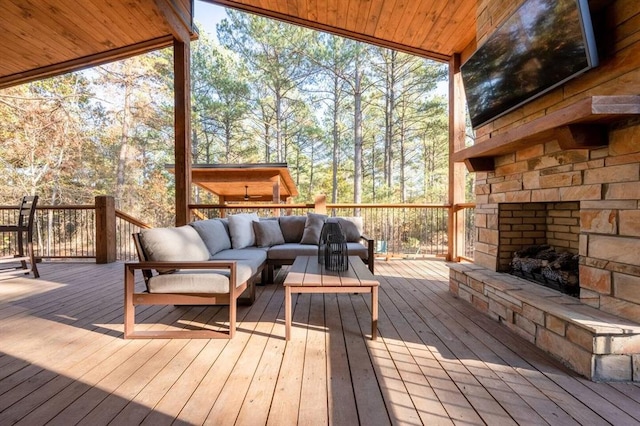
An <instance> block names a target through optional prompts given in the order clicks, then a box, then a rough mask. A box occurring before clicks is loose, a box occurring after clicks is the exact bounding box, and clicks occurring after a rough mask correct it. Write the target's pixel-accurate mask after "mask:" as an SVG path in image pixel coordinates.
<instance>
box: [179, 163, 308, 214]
mask: <svg viewBox="0 0 640 426" xmlns="http://www.w3.org/2000/svg"><path fill="white" fill-rule="evenodd" d="M167 168H168V169H169V171H171V172H172V173H173V172H174V168H173V166H168V167H167ZM191 182H192V183H194V184H195V185H198V186H199V187H201V188H203V189H205V190H207V191H209V192H211V193H213V194H215V195H217V196H218V199H219V203H220V204H224V203H235V202H245V201H248V202H270V203H274V204H278V203H288V202H291V198H292V197H296V196H297V195H298V189H297V188H296V184H295V182H294V181H293V178H292V177H291V174H290V173H289V167H287V163H262V164H194V165H192V166H191Z"/></svg>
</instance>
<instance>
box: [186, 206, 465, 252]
mask: <svg viewBox="0 0 640 426" xmlns="http://www.w3.org/2000/svg"><path fill="white" fill-rule="evenodd" d="M189 207H190V209H191V211H192V213H193V214H194V216H195V217H197V218H199V219H211V218H219V217H225V216H228V215H231V214H236V213H247V212H256V213H257V214H258V216H259V217H267V216H273V215H281V216H285V215H304V214H306V213H307V212H314V211H315V212H319V213H325V214H328V215H329V216H361V217H362V218H363V222H364V233H365V235H367V236H369V237H370V238H373V239H375V241H376V253H377V255H378V256H380V257H385V258H393V257H404V258H407V257H412V258H424V257H429V256H439V257H448V255H449V229H448V218H449V215H452V214H453V215H463V218H462V223H463V224H464V225H463V226H464V230H463V232H460V233H457V235H459V237H458V238H459V240H460V241H459V242H458V249H457V251H458V254H457V255H452V256H451V257H452V258H454V259H456V260H459V259H461V258H462V259H472V258H473V243H474V235H475V229H474V228H475V227H474V217H473V213H474V207H475V204H473V203H468V204H460V205H457V206H456V207H455V208H452V207H451V206H449V205H445V204H331V203H323V202H320V203H318V201H317V202H316V203H315V204H286V205H282V204H259V203H255V204H235V205H234V204H225V205H220V204H192V205H190V206H189ZM452 235H456V233H455V232H452Z"/></svg>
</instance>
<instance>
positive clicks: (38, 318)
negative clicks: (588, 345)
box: [0, 260, 640, 426]
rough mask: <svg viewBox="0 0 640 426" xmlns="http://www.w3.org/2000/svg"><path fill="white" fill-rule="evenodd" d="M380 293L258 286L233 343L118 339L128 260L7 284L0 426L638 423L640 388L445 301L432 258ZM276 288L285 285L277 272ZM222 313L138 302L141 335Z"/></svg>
mask: <svg viewBox="0 0 640 426" xmlns="http://www.w3.org/2000/svg"><path fill="white" fill-rule="evenodd" d="M376 268H377V270H376V275H377V276H378V278H379V279H380V281H381V286H380V320H379V338H378V340H377V341H371V340H370V339H369V332H370V318H371V317H370V313H369V312H370V306H369V305H370V299H369V295H350V294H347V295H338V296H336V295H331V294H328V295H321V294H312V295H311V294H305V295H298V296H295V295H294V299H293V300H294V304H295V311H294V316H293V323H294V327H293V330H292V338H291V340H290V341H289V342H285V340H284V331H285V330H284V308H283V301H284V292H283V289H282V286H281V285H279V284H275V285H268V286H264V287H258V297H257V300H256V302H255V303H254V304H253V305H252V306H250V307H240V308H239V318H238V319H239V328H238V333H237V334H236V337H235V338H234V339H232V340H230V341H229V340H123V339H122V303H123V295H122V287H123V283H122V281H123V267H122V264H111V265H95V264H91V263H72V264H69V263H44V264H42V266H41V268H40V269H41V276H42V277H41V278H40V279H38V280H34V279H33V278H30V277H24V276H19V277H12V278H6V277H5V278H1V279H0V425H11V424H20V425H29V426H32V425H40V424H55V425H72V424H83V425H91V426H98V425H103V424H114V425H134V424H147V425H163V424H179V425H187V424H189V425H192V424H195V425H199V424H212V425H227V424H229V425H231V424H238V425H263V424H270V425H293V424H305V425H322V424H332V425H356V424H362V425H385V424H403V425H418V424H427V425H436V424H467V425H475V424H489V425H508V424H553V425H556V424H557V425H572V424H573V425H575V424H583V425H601V424H603V425H604V424H615V425H633V424H640V385H638V384H624V383H618V384H605V383H592V382H590V381H587V380H585V379H583V378H581V377H579V376H576V375H575V374H573V373H571V372H570V371H568V370H567V369H565V368H564V367H563V366H562V365H560V364H559V363H557V362H556V361H554V360H553V359H551V358H550V357H549V356H547V355H545V354H544V353H542V352H541V351H539V350H538V349H537V348H535V347H533V346H532V345H530V344H529V343H527V342H525V341H524V340H522V339H520V338H519V337H517V336H516V335H514V334H513V333H511V332H510V331H508V330H507V329H506V328H504V327H502V326H501V325H499V324H497V323H495V322H493V321H491V320H490V319H489V318H487V317H485V316H483V315H481V314H479V313H477V312H476V311H474V310H473V309H472V308H471V307H469V306H468V305H466V304H465V303H463V302H461V301H459V300H457V299H454V298H453V297H451V296H450V295H449V293H448V281H447V277H448V270H447V268H446V264H445V263H444V262H441V261H438V260H433V261H424V260H420V261H419V260H392V261H389V262H385V261H380V262H378V264H377V266H376ZM278 279H279V282H281V281H282V274H279V275H278ZM226 312H227V310H226V308H219V307H208V308H203V307H174V306H169V307H155V306H154V307H142V308H138V312H137V314H138V315H137V318H138V322H139V323H140V324H141V327H143V328H144V327H146V328H151V327H159V328H166V327H200V326H202V325H203V324H209V326H211V327H224V326H225V324H224V321H225V316H226Z"/></svg>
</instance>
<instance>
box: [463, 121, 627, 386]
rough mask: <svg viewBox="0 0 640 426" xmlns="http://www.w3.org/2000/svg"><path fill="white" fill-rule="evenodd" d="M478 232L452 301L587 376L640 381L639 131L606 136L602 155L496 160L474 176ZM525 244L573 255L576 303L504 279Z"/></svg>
mask: <svg viewBox="0 0 640 426" xmlns="http://www.w3.org/2000/svg"><path fill="white" fill-rule="evenodd" d="M476 228H477V243H476V251H475V253H474V263H475V265H471V269H468V268H469V266H466V268H467V269H465V267H463V265H460V266H461V267H462V269H459V268H457V267H454V268H452V271H451V281H450V282H451V292H452V293H454V294H455V295H457V296H459V297H460V298H463V299H465V300H467V301H469V302H470V303H472V304H473V305H474V306H475V307H476V308H478V309H479V310H481V311H483V312H485V313H487V314H488V315H490V316H491V317H493V318H494V319H496V320H498V321H500V322H501V323H503V324H505V325H506V326H507V327H509V328H511V329H512V330H513V331H515V332H517V333H518V334H520V335H521V336H522V337H524V338H526V339H527V340H529V341H531V342H533V343H535V344H536V345H537V346H539V347H540V348H542V349H544V350H545V351H547V352H549V353H551V354H553V355H554V356H556V357H558V358H559V359H561V360H562V361H563V362H565V363H566V364H567V365H569V366H570V367H571V368H573V369H574V370H576V371H578V372H579V373H581V374H583V375H585V376H587V377H589V378H592V379H595V380H634V381H640V255H639V253H640V125H638V124H637V123H633V122H629V123H627V124H625V125H618V126H617V127H614V128H612V129H611V130H610V132H609V145H608V146H607V147H604V148H599V149H593V150H586V149H585V150H562V149H560V147H559V145H558V143H557V142H556V141H549V142H547V143H542V144H538V145H534V146H531V147H529V148H526V149H521V150H518V151H516V152H514V153H512V154H508V155H503V156H499V157H496V159H495V170H494V171H490V172H478V173H477V174H476ZM529 244H549V245H551V246H554V247H556V248H563V249H566V250H567V251H570V252H573V253H578V254H579V255H580V267H579V269H580V270H579V281H580V299H579V300H577V299H575V298H570V297H569V296H566V295H562V294H560V293H558V292H555V291H553V290H549V289H546V288H543V287H539V286H536V285H532V284H530V283H528V282H527V281H525V280H522V279H521V278H517V277H513V276H510V275H508V274H506V273H502V272H503V271H506V270H508V265H509V262H510V259H511V256H512V255H513V252H514V251H515V250H520V249H522V247H523V246H525V245H529ZM536 287H537V288H536Z"/></svg>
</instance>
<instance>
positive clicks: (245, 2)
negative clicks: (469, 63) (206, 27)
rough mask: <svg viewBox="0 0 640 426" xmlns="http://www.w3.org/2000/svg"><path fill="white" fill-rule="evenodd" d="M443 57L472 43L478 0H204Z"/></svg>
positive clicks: (467, 50)
mask: <svg viewBox="0 0 640 426" xmlns="http://www.w3.org/2000/svg"><path fill="white" fill-rule="evenodd" d="M203 1H205V2H207V3H213V4H218V5H221V6H226V7H230V8H234V9H239V10H243V11H245V12H251V13H255V14H258V15H262V16H267V17H270V18H274V19H279V20H281V21H285V22H290V23H294V24H298V25H302V26H305V27H309V28H313V29H317V30H321V31H326V32H329V33H333V34H338V35H341V36H344V37H349V38H352V39H356V40H360V41H365V42H368V43H372V44H377V45H381V46H385V47H389V48H392V49H397V50H400V51H404V52H408V53H413V54H416V55H419V56H424V57H428V58H431V59H436V60H440V61H448V60H449V58H450V57H451V56H452V55H453V54H454V53H464V54H463V56H465V54H468V53H471V51H472V50H474V49H475V37H476V12H477V8H478V0H456V1H451V0H411V1H389V0H351V1H342V0H324V1H323V0H296V1H273V0H203Z"/></svg>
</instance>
